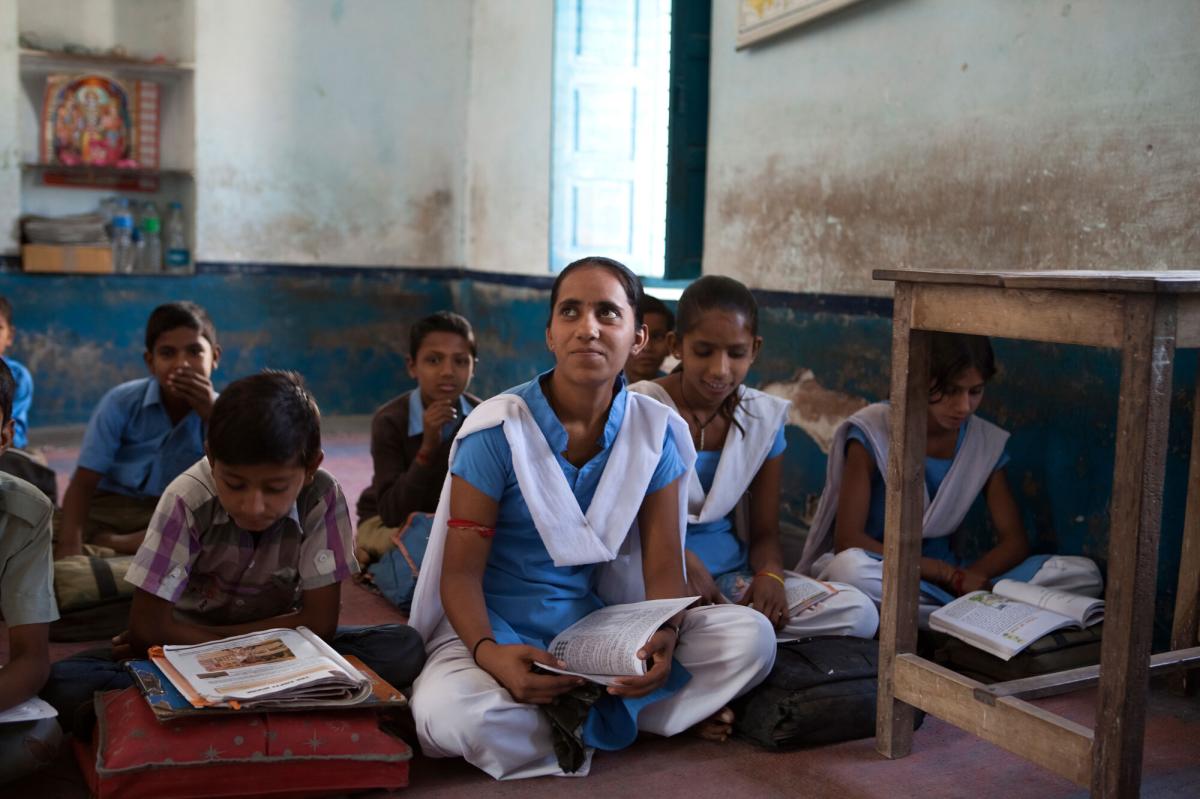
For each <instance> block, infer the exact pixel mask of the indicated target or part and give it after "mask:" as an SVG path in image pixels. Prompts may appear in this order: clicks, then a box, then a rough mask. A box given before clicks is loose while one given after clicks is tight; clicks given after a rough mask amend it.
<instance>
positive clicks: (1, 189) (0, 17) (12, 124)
mask: <svg viewBox="0 0 1200 799" xmlns="http://www.w3.org/2000/svg"><path fill="white" fill-rule="evenodd" d="M16 31H17V0H0V253H5V252H15V251H16V249H17V242H18V240H19V239H18V238H17V217H19V216H20V215H21V140H20V125H19V124H18V122H17V120H18V119H19V111H20V105H19V100H20V95H21V81H20V77H19V76H18V74H17V33H16Z"/></svg>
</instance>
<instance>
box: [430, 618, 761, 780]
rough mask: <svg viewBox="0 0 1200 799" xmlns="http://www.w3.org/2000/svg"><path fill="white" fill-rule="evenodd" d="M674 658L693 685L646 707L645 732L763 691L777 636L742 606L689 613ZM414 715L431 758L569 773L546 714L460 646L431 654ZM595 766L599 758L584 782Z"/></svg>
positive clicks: (532, 773) (684, 725) (695, 718)
mask: <svg viewBox="0 0 1200 799" xmlns="http://www.w3.org/2000/svg"><path fill="white" fill-rule="evenodd" d="M675 658H676V659H677V660H678V661H679V662H680V663H681V664H683V666H684V667H685V668H687V670H688V671H689V672H691V674H692V679H691V680H689V681H688V683H687V685H685V686H684V687H683V688H682V689H681V690H680V691H679V692H678V693H676V694H675V695H674V696H671V697H668V698H667V699H663V700H661V701H659V702H655V703H654V704H652V705H649V706H648V707H646V708H644V709H643V710H642V712H641V714H640V715H639V716H638V729H640V730H645V731H647V732H652V733H656V734H658V735H668V736H669V735H675V734H677V733H680V732H683V731H684V730H687V729H688V728H690V727H693V726H695V725H696V724H699V723H700V722H701V721H704V720H705V719H707V718H709V717H710V716H712V715H713V714H714V713H716V712H717V711H719V710H721V708H723V707H725V705H726V704H727V703H728V702H729V701H730V700H732V699H733V698H734V697H736V696H740V695H741V694H743V693H745V692H746V691H749V690H750V689H751V688H753V687H754V686H756V685H758V684H759V683H760V682H762V681H763V680H764V679H766V676H767V674H768V673H769V672H770V671H771V667H772V666H773V665H774V664H775V631H774V630H773V629H772V628H771V625H770V624H769V623H768V622H767V619H766V617H765V616H763V615H762V614H761V613H759V612H758V611H755V610H751V609H750V608H746V607H742V606H740V605H710V606H706V607H702V608H696V609H694V610H689V611H687V612H686V613H685V614H684V617H683V624H682V625H681V628H680V634H679V645H678V646H676V648H675ZM412 711H413V717H414V719H415V720H416V726H417V737H418V738H419V739H420V741H421V749H422V751H423V752H424V753H425V754H426V755H428V756H429V757H463V758H466V760H467V761H468V762H469V763H471V764H473V765H475V766H477V767H478V768H480V769H482V770H484V771H486V772H487V773H488V774H490V775H491V776H493V777H495V778H496V779H518V778H524V777H539V776H543V775H547V774H559V775H561V774H563V772H562V770H561V769H560V768H559V767H558V760H557V759H556V758H555V756H554V747H553V743H552V738H551V733H550V722H549V721H548V720H547V718H546V716H545V714H544V713H542V711H541V710H539V709H538V707H537V706H536V705H530V704H524V703H521V702H517V701H515V700H514V699H513V698H512V696H511V695H510V694H509V693H508V691H507V690H506V689H505V688H504V686H502V685H500V683H498V682H496V680H495V679H494V678H493V677H492V676H491V675H490V674H488V673H487V672H486V671H484V670H483V669H481V668H479V667H478V666H476V665H475V662H474V661H473V660H472V659H471V653H470V652H469V651H467V647H466V645H465V644H463V642H462V641H461V640H460V639H458V638H453V639H450V640H448V641H447V642H446V643H444V644H442V645H441V646H439V647H438V648H437V649H435V650H434V651H433V652H431V653H430V654H429V659H428V660H427V661H426V662H425V668H424V670H423V671H422V672H421V675H420V676H419V677H417V681H416V682H415V683H414V684H413V697H412ZM589 765H590V758H589V761H588V763H587V764H585V765H584V768H583V769H581V771H579V772H577V774H576V776H584V775H585V774H586V773H587V768H588V766H589Z"/></svg>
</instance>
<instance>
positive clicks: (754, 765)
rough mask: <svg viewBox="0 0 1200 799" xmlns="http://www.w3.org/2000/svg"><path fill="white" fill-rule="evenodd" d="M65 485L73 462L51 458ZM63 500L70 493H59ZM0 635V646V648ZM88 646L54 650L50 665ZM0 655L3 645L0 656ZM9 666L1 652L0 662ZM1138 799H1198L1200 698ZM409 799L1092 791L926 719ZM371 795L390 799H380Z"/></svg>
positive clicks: (73, 786) (657, 742)
mask: <svg viewBox="0 0 1200 799" xmlns="http://www.w3.org/2000/svg"><path fill="white" fill-rule="evenodd" d="M325 449H326V461H325V468H327V469H328V470H329V471H330V472H331V473H332V474H333V475H334V476H336V477H337V478H338V480H339V481H341V483H342V486H343V489H344V491H345V493H346V496H347V497H348V499H349V501H350V505H351V508H353V505H354V501H355V500H356V499H357V497H358V494H359V492H360V491H361V490H362V488H363V487H364V486H365V485H367V483H368V482H369V481H370V476H371V475H370V471H371V464H370V456H369V451H368V447H367V436H366V432H365V430H364V431H360V432H350V433H342V434H338V435H333V436H328V437H327V439H326V442H325ZM47 454H48V455H49V456H50V461H51V465H52V466H54V468H55V469H56V470H57V471H58V472H59V475H60V483H65V479H66V478H67V477H68V476H69V474H70V470H71V468H73V466H74V458H75V457H76V455H77V452H76V451H75V450H73V449H67V448H64V449H58V450H53V451H50V452H48V453H47ZM61 490H65V484H63V485H61V487H60V495H61ZM402 618H403V616H402V615H401V614H400V613H399V612H398V611H397V610H396V609H395V608H393V607H392V606H391V605H389V604H388V603H387V602H385V601H384V600H382V599H380V598H379V597H377V596H375V595H373V594H370V593H369V592H368V591H366V590H365V589H364V588H362V587H361V586H357V585H354V586H348V587H347V589H346V590H345V591H344V592H343V608H342V621H343V623H345V624H372V623H374V624H378V623H384V622H389V621H396V620H399V619H402ZM5 638H6V637H5V636H0V641H4V640H5ZM93 645H94V644H55V645H53V653H52V656H53V657H54V658H55V659H57V658H61V657H65V656H67V655H68V654H70V653H71V652H74V651H78V650H80V649H84V648H88V647H90V646H93ZM2 648H3V644H0V649H2ZM5 655H6V653H5V652H3V651H0V658H2V657H4V656H5ZM1095 698H1096V697H1095V691H1094V690H1089V691H1082V692H1078V693H1074V694H1070V695H1068V696H1062V697H1055V698H1053V699H1046V700H1040V701H1038V702H1037V704H1039V705H1041V706H1043V707H1046V708H1047V709H1049V710H1052V711H1054V712H1057V713H1061V714H1063V715H1065V716H1067V717H1069V718H1071V719H1073V720H1075V721H1077V722H1079V723H1082V724H1086V725H1088V726H1090V725H1091V724H1092V723H1093V722H1094V714H1095ZM1147 717H1148V722H1147V726H1146V742H1145V756H1144V758H1145V759H1144V765H1143V775H1144V776H1143V783H1142V795H1143V796H1147V797H1172V798H1173V797H1178V798H1179V799H1196V797H1200V698H1188V699H1182V698H1178V697H1174V696H1171V695H1169V694H1167V693H1166V691H1165V690H1163V689H1162V688H1161V687H1160V686H1156V687H1155V688H1154V689H1153V690H1152V691H1151V695H1150V704H1149V708H1148V712H1147ZM400 793H403V794H406V795H410V796H421V797H445V799H457V797H462V798H463V799H479V797H496V798H497V799H498V798H499V797H522V798H525V797H527V798H528V799H540V798H541V797H546V799H551V797H552V798H553V799H570V797H608V796H614V797H618V796H619V797H628V796H647V797H649V796H652V797H655V799H710V797H711V799H729V797H734V796H739V797H752V798H753V799H761V798H762V797H774V796H780V797H782V796H788V797H836V799H859V797H862V798H863V799H865V798H866V797H938V798H939V799H952V798H953V797H963V798H964V799H991V797H997V799H1000V798H1001V797H1003V799H1013V798H1014V797H1021V798H1023V797H1039V798H1040V797H1046V798H1047V799H1049V798H1051V797H1082V796H1086V795H1087V791H1086V790H1084V789H1082V788H1080V787H1078V786H1076V785H1073V784H1072V783H1070V782H1069V781H1067V780H1065V779H1062V778H1060V777H1057V776H1055V775H1053V774H1051V773H1049V772H1047V771H1045V770H1044V769H1041V768H1039V767H1037V766H1034V765H1031V764H1029V763H1028V762H1026V761H1024V760H1022V759H1020V758H1018V757H1016V756H1015V755H1010V754H1008V753H1007V752H1005V751H1004V750H1002V749H1000V748H998V747H995V746H993V745H991V744H988V743H986V742H984V741H981V740H979V739H978V738H975V737H974V736H972V735H970V734H968V733H965V732H962V731H960V730H958V729H956V728H954V727H952V726H951V725H949V724H946V723H945V722H942V721H940V720H938V719H935V718H928V719H926V721H925V724H924V726H923V727H922V728H921V729H920V730H919V731H918V732H917V733H916V735H915V738H914V743H913V753H912V754H911V755H910V756H909V757H907V758H905V759H903V760H896V761H889V760H886V759H884V758H883V757H881V756H880V755H879V754H877V753H876V752H875V748H874V741H873V740H871V739H866V740H861V741H851V742H847V743H842V744H836V745H832V746H825V747H820V748H816V749H809V750H802V751H797V752H790V753H785V754H775V753H769V752H763V751H761V750H759V749H756V748H755V747H753V746H752V745H750V744H748V743H745V742H742V741H737V740H734V741H730V742H727V743H724V744H715V743H708V742H705V741H701V740H698V739H695V738H687V737H679V738H673V739H669V740H665V739H660V738H653V737H646V738H644V739H643V740H640V741H638V742H637V744H635V745H634V746H633V747H631V748H630V749H628V750H625V751H623V752H617V753H599V754H598V755H597V756H596V758H595V761H594V763H593V766H592V772H591V775H590V776H588V777H587V778H585V779H560V778H542V779H537V780H525V781H520V782H515V783H500V782H495V781H493V780H492V779H491V778H489V777H487V776H486V775H484V774H482V773H481V772H479V771H477V770H476V769H474V768H473V767H471V766H470V765H468V764H466V763H465V762H463V761H461V760H433V759H429V758H424V757H422V756H420V755H419V754H418V756H417V757H416V758H414V760H413V763H412V775H411V785H410V787H409V788H408V789H407V790H406V791H403V792H400ZM3 795H4V796H5V797H9V796H11V797H14V799H17V797H21V798H22V799H23V797H38V798H39V799H41V797H47V798H48V799H49V798H50V797H72V798H74V797H83V796H86V795H87V792H86V789H85V788H84V787H83V780H82V776H81V775H80V774H79V771H78V769H77V767H76V766H75V764H74V761H73V760H72V759H71V758H69V757H67V756H66V755H63V756H61V757H60V758H59V760H58V762H57V763H56V766H55V767H54V768H51V769H47V770H46V771H44V772H42V773H40V774H39V775H38V776H37V777H36V778H32V779H30V780H26V781H25V782H23V783H21V784H18V785H15V786H10V787H9V789H8V790H5V791H4V793H3ZM372 795H373V796H386V795H388V794H384V793H376V794H372Z"/></svg>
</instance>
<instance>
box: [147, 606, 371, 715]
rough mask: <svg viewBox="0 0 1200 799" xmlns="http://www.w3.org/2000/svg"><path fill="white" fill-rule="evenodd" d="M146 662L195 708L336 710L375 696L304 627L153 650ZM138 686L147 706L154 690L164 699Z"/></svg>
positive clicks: (354, 670)
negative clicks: (322, 708)
mask: <svg viewBox="0 0 1200 799" xmlns="http://www.w3.org/2000/svg"><path fill="white" fill-rule="evenodd" d="M150 663H151V664H153V666H154V667H155V668H156V669H157V671H158V672H160V673H161V674H162V675H163V676H164V677H165V678H166V679H167V680H168V681H169V682H170V684H171V686H172V687H173V688H174V689H175V690H176V691H178V693H179V694H181V695H182V696H183V698H184V699H186V700H187V702H188V703H189V704H190V705H191V706H192V707H194V708H230V709H242V708H245V709H254V710H269V709H288V708H301V707H303V708H312V707H328V708H340V707H348V706H353V705H358V704H362V703H364V702H367V701H368V700H370V699H371V697H372V680H371V679H370V678H369V677H368V676H367V675H365V674H364V673H363V672H362V671H361V670H359V669H358V668H357V667H355V666H354V665H352V664H351V663H350V662H349V661H347V660H346V659H345V658H343V657H342V656H341V655H339V654H338V653H337V652H335V651H334V650H333V648H332V647H330V646H329V644H327V643H325V642H324V641H322V640H321V638H320V637H319V636H317V635H316V634H315V633H313V632H312V631H311V630H309V629H307V628H306V627H297V628H296V629H294V630H291V629H274V630H264V631H262V632H257V633H249V634H247V635H238V636H233V637H231V638H223V639H221V640H220V641H210V642H209V643H206V644H195V645H191V646H164V647H154V648H153V649H151V650H150ZM134 671H135V676H138V675H137V669H136V667H135V669H134ZM138 682H139V684H140V685H141V687H142V689H143V691H144V692H145V693H146V695H147V698H148V699H149V700H150V702H151V705H152V706H153V705H154V703H155V701H154V700H155V696H154V692H155V688H156V687H157V689H158V690H159V692H161V693H165V688H166V686H162V685H159V686H154V685H153V681H152V680H147V679H144V678H143V677H142V676H138Z"/></svg>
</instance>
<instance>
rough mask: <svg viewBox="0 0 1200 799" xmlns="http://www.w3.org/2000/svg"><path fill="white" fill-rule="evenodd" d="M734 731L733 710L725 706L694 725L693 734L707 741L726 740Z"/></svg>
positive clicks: (719, 741)
mask: <svg viewBox="0 0 1200 799" xmlns="http://www.w3.org/2000/svg"><path fill="white" fill-rule="evenodd" d="M732 732H733V711H732V710H730V709H729V708H727V707H723V708H721V709H720V710H718V711H717V712H716V713H713V714H712V715H711V716H709V717H708V718H706V719H705V720H704V721H702V722H700V723H699V724H697V725H696V726H695V727H692V734H693V735H696V736H698V737H700V738H703V739H704V740H706V741H717V742H718V743H721V742H724V741H726V740H727V739H728V738H729V736H730V734H731V733H732Z"/></svg>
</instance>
